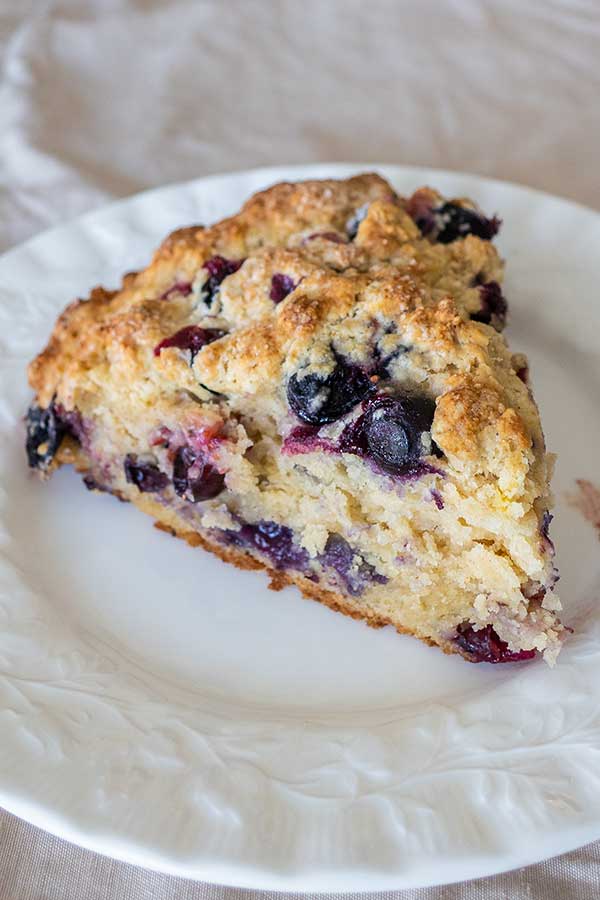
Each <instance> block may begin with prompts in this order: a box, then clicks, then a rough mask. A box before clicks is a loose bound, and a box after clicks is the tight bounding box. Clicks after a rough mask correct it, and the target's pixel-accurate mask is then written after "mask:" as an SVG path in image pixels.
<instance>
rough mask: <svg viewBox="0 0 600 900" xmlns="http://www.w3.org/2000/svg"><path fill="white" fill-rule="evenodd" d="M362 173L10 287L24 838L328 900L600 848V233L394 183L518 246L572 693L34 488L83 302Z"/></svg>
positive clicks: (509, 250)
mask: <svg viewBox="0 0 600 900" xmlns="http://www.w3.org/2000/svg"><path fill="white" fill-rule="evenodd" d="M365 168H368V169H372V168H373V166H367V167H361V166H345V165H337V164H336V165H319V166H307V167H291V168H285V169H269V170H266V169H263V170H257V171H252V172H245V173H238V174H233V175H228V176H218V177H211V178H206V179H200V180H198V181H194V182H192V183H190V184H185V185H179V186H175V187H167V188H164V189H161V190H158V191H152V192H150V193H146V194H142V195H140V196H138V197H134V198H132V199H130V200H126V201H123V202H121V203H117V204H115V205H113V206H111V207H109V208H108V209H105V210H102V211H100V212H98V213H93V214H91V215H88V216H85V217H83V218H82V219H79V220H78V221H76V222H74V223H72V224H69V225H66V226H63V227H61V228H58V229H55V230H54V231H51V232H49V233H47V234H44V235H42V236H41V237H38V238H36V239H34V240H32V241H30V242H28V243H27V244H25V245H24V246H22V247H20V248H17V249H16V250H13V251H12V252H10V253H8V254H6V255H5V256H4V257H3V258H2V259H1V260H0V381H1V384H2V392H1V396H0V471H1V473H2V478H1V483H2V491H1V508H0V550H1V553H2V559H1V562H0V803H1V804H2V805H4V806H5V807H6V808H8V809H9V810H12V811H14V812H15V813H17V814H18V815H21V816H23V817H24V818H26V819H29V820H31V821H32V822H35V823H36V824H38V825H40V826H42V827H44V828H46V829H48V830H50V831H53V832H56V833H57V834H60V835H62V836H64V837H66V838H68V839H70V840H72V841H75V842H77V843H80V844H83V845H85V846H87V847H90V848H93V849H95V850H98V851H100V852H103V853H107V854H110V855H113V856H116V857H120V858H123V859H126V860H130V861H133V862H137V863H140V864H143V865H146V866H150V867H153V868H156V869H161V870H164V871H168V872H172V873H176V874H180V875H186V876H190V877H195V878H200V879H204V880H208V881H215V882H222V883H227V884H236V885H246V886H253V887H256V888H280V889H291V890H311V891H316V890H351V889H352V890H359V889H361V888H362V889H365V890H367V889H368V890H383V889H386V888H400V887H409V886H415V885H420V886H423V885H427V884H434V883H440V882H447V881H452V880H459V879H464V878H471V877H475V876H479V875H485V874H490V873H492V872H498V871H501V870H505V869H508V868H511V867H514V866H518V865H524V864H526V863H529V862H533V861H536V860H539V859H541V858H543V857H547V856H550V855H553V854H556V853H559V852H562V851H565V850H568V849H571V848H573V847H575V846H577V845H580V844H582V843H584V842H586V841H590V840H593V839H595V838H598V837H600V621H599V619H600V617H599V614H598V598H599V594H600V565H599V561H600V560H599V552H598V551H599V549H600V548H599V547H598V543H597V539H596V536H595V535H594V533H593V531H592V529H591V528H590V526H589V525H587V524H586V523H585V522H584V520H583V519H582V518H581V517H580V516H579V515H578V514H577V512H576V511H575V510H574V509H572V508H571V507H570V506H569V505H568V504H567V503H566V502H565V499H564V497H565V492H566V491H569V490H570V489H572V487H573V483H574V480H575V478H587V479H589V480H591V481H594V479H595V478H596V479H597V478H598V463H597V454H596V448H597V447H598V446H599V445H600V417H599V415H598V396H600V384H599V382H600V364H599V359H598V334H600V303H598V297H597V292H598V288H597V285H598V284H599V283H600V254H599V252H598V247H600V216H599V215H598V214H596V213H594V212H592V211H590V210H586V209H583V208H581V207H578V206H575V205H574V204H571V203H567V202H565V201H562V200H559V199H556V198H552V197H549V196H547V195H544V194H540V193H537V192H534V191H531V190H528V189H526V188H522V187H517V186H512V185H508V184H503V183H499V182H493V181H489V180H485V179H481V178H475V177H472V176H467V175H461V174H457V173H443V172H432V171H427V170H425V171H423V170H417V169H408V168H401V167H394V166H381V167H378V170H379V171H381V172H382V174H384V175H386V176H387V177H389V178H390V179H391V180H392V181H393V182H394V184H395V185H396V186H397V187H398V188H399V189H400V190H401V191H404V192H408V191H410V190H412V189H413V188H414V187H415V186H417V185H419V184H422V183H423V182H428V183H431V184H434V185H436V186H437V187H439V188H440V189H441V190H442V191H444V192H447V193H449V194H454V195H457V194H459V195H460V194H468V195H471V196H472V197H474V198H476V199H477V200H478V201H479V202H480V203H481V205H482V206H483V208H484V209H485V210H488V211H489V212H496V211H497V212H498V213H499V214H500V215H501V216H502V217H503V219H504V227H503V230H502V233H501V236H500V238H499V247H500V250H501V252H502V253H503V254H504V255H505V256H506V257H507V259H508V274H507V284H506V293H507V296H508V297H509V301H510V302H511V309H512V319H511V326H510V329H509V338H510V340H511V342H512V345H513V348H514V349H519V350H524V351H525V352H527V353H528V354H529V356H530V360H531V364H532V374H533V383H534V388H535V392H536V396H537V399H538V401H539V404H540V406H541V410H542V416H543V422H544V425H545V430H546V434H547V438H548V443H549V446H550V448H551V449H553V450H555V451H557V452H558V453H559V461H558V466H557V474H556V480H555V486H556V492H557V499H558V507H557V515H556V519H555V522H554V527H553V537H554V538H555V541H556V543H557V546H558V548H559V555H558V561H559V565H560V567H561V571H562V580H561V595H562V597H563V601H564V605H565V621H566V622H567V623H568V624H571V625H573V626H574V627H575V629H576V631H575V634H574V635H573V637H572V638H571V639H570V640H569V642H568V644H567V645H566V647H565V649H564V651H563V654H562V656H561V658H560V661H559V664H558V665H557V667H556V668H555V669H554V670H550V669H548V668H547V667H546V666H545V665H544V664H543V663H541V662H538V661H536V662H535V663H533V664H531V665H526V666H521V667H519V666H507V667H500V668H498V667H496V668H494V667H491V666H486V665H482V666H470V665H467V664H466V663H464V662H463V661H462V660H460V659H458V658H447V657H444V656H443V655H442V654H440V653H439V652H437V651H435V650H431V649H429V648H427V647H424V646H422V645H420V644H419V643H418V642H416V641H413V640H411V639H410V638H405V637H399V636H398V635H396V634H395V633H392V632H391V631H390V629H384V630H382V631H379V632H377V631H372V630H370V629H368V628H367V627H366V626H364V625H363V624H361V623H357V622H353V621H350V620H348V619H345V618H343V617H342V616H339V615H336V614H334V613H332V612H330V611H329V610H327V609H325V608H322V607H320V606H319V605H318V604H315V603H309V602H307V601H305V600H302V599H301V598H300V597H299V596H298V594H297V593H296V592H295V591H294V590H291V589H287V590H286V591H284V592H283V593H282V594H273V593H270V592H269V591H268V590H267V589H266V580H265V578H264V576H263V575H261V574H259V573H253V572H238V571H235V570H232V569H229V568H228V567H226V566H224V565H223V564H222V563H220V562H219V561H218V560H216V559H213V558H211V557H209V556H208V555H206V554H204V553H202V552H201V551H199V550H193V549H191V548H189V547H188V546H187V545H185V544H183V543H181V542H177V541H174V540H172V539H171V538H169V537H168V536H166V535H164V534H161V533H158V532H156V531H155V530H154V529H152V527H151V523H150V521H149V520H148V519H146V518H145V517H144V516H142V515H141V514H139V513H137V512H136V511H135V510H133V509H131V508H129V507H127V506H122V505H119V504H117V503H116V501H114V500H113V499H111V498H110V497H97V496H92V495H90V494H88V493H87V492H86V491H85V490H84V489H83V487H82V485H81V483H80V482H79V481H78V479H77V478H76V477H75V476H74V474H73V473H71V472H68V471H62V472H60V473H59V474H58V475H57V476H56V477H55V478H54V479H53V480H52V481H51V483H49V484H48V485H40V484H39V483H37V481H36V480H35V479H33V478H31V477H30V476H29V475H28V473H27V472H26V467H25V459H24V454H23V451H22V426H21V425H20V421H19V420H20V416H21V415H22V413H23V411H24V409H25V408H26V405H27V402H28V399H29V392H28V389H27V387H26V383H25V375H24V369H25V365H26V362H27V360H28V359H29V358H30V357H31V356H32V355H33V354H34V353H35V352H36V351H37V350H38V349H39V348H40V347H41V346H42V344H43V342H44V340H45V338H46V336H47V335H48V333H49V330H50V328H51V325H52V323H53V321H54V319H55V317H56V315H57V313H58V312H59V311H60V309H61V308H62V307H63V306H64V305H65V304H66V302H67V301H69V300H70V299H71V298H73V297H74V296H78V295H83V296H85V295H86V294H87V292H88V290H89V288H90V286H91V285H93V284H95V283H99V282H102V283H103V284H105V285H108V286H110V285H114V284H116V283H117V281H118V278H119V276H120V274H121V273H122V272H123V271H126V270H130V269H134V268H136V267H139V266H141V265H143V264H144V263H145V262H146V261H147V260H148V258H149V255H150V253H151V251H152V249H153V248H154V247H155V245H156V244H157V243H158V242H159V241H160V240H161V239H162V237H163V236H164V235H165V234H166V233H167V231H169V230H170V229H173V228H175V227H177V226H180V225H183V224H189V223H191V222H205V223H207V222H210V221H213V220H215V219H216V218H218V217H220V216H222V215H224V214H228V213H231V212H233V211H234V210H235V209H236V208H237V207H238V206H239V204H240V203H241V202H242V201H243V200H244V199H245V198H246V197H247V196H248V195H249V194H250V193H251V192H252V191H254V190H256V189H258V188H261V187H264V186H267V185H268V184H271V183H273V182H274V181H276V180H280V179H282V178H292V179H293V178H302V177H321V176H327V175H334V176H335V175H338V176H341V175H346V174H349V173H351V172H354V171H359V170H361V169H365Z"/></svg>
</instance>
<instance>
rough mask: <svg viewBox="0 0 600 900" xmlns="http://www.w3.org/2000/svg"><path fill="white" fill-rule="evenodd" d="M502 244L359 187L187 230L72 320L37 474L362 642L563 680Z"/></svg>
mask: <svg viewBox="0 0 600 900" xmlns="http://www.w3.org/2000/svg"><path fill="white" fill-rule="evenodd" d="M498 224H499V223H498V221H497V220H496V219H487V218H485V216H483V214H482V213H481V212H480V211H479V210H478V209H477V208H476V207H475V206H474V205H473V204H472V203H471V202H470V201H468V200H454V201H446V200H444V199H443V198H442V197H440V195H439V194H437V193H436V192H434V191H432V190H431V189H428V188H424V189H421V190H419V191H417V192H416V193H415V194H414V195H413V196H412V197H411V198H408V199H405V198H401V197H398V196H397V195H396V194H395V193H394V191H393V190H392V188H391V187H390V185H389V184H388V183H387V182H385V181H384V180H383V179H381V178H380V177H378V176H377V175H362V176H358V177H355V178H350V179H347V180H345V181H321V182H304V183H298V184H280V185H275V186H274V187H272V188H270V189H269V190H267V191H264V192H262V193H260V194H257V195H256V196H255V197H253V198H251V200H249V201H248V203H246V205H245V206H244V207H243V209H242V210H241V212H240V213H239V214H238V215H237V216H234V217H232V218H230V219H227V220H224V221H222V222H220V223H218V224H216V225H214V226H212V227H210V228H202V227H200V226H196V227H191V228H185V229H181V230H179V231H177V232H175V233H174V234H172V235H171V236H170V237H169V238H168V239H167V240H166V241H165V242H164V243H163V245H162V246H161V247H160V249H159V250H158V251H157V253H156V254H155V256H154V259H153V261H152V263H151V265H150V266H149V267H148V268H147V269H145V270H144V271H142V272H139V273H133V274H129V275H127V276H126V277H125V279H124V281H123V285H122V287H121V289H120V290H118V291H114V292H108V291H105V290H103V289H100V288H97V289H95V290H94V291H92V294H91V296H90V297H89V299H88V300H85V301H77V302H76V303H74V304H71V306H69V307H67V309H66V310H65V312H64V313H63V314H62V315H61V316H60V318H59V320H58V322H57V323H56V326H55V329H54V332H53V334H52V336H51V338H50V341H49V344H48V346H47V347H46V349H45V350H44V351H43V352H42V353H41V354H40V355H39V356H38V357H37V358H36V359H35V360H34V361H33V362H32V363H31V366H30V381H31V385H32V387H33V389H34V391H35V392H36V398H35V400H34V402H33V404H32V406H31V408H30V410H29V413H28V416H27V452H28V457H29V462H30V465H31V466H32V467H33V468H35V469H37V470H38V471H39V472H40V473H41V474H42V475H48V474H50V473H51V472H52V471H53V470H54V469H55V468H56V467H57V466H59V465H62V464H72V465H74V466H75V468H76V469H77V470H78V471H80V472H81V473H82V474H83V477H84V481H85V484H86V485H87V487H89V488H91V489H95V490H102V491H109V492H111V493H113V494H115V495H116V496H118V497H119V498H120V499H123V500H129V501H131V502H132V503H134V504H135V505H136V506H138V507H139V508H140V509H142V510H144V511H146V512H147V513H149V514H150V515H152V516H153V517H154V519H155V520H156V522H157V523H158V524H159V526H160V527H161V528H163V529H166V530H167V531H169V532H171V533H173V534H176V535H179V536H181V537H184V538H185V539H186V540H188V541H189V542H190V543H191V544H194V545H199V546H202V547H204V548H205V549H207V550H211V551H212V552H213V553H216V554H217V555H218V556H220V557H221V558H222V559H224V560H226V561H229V562H232V563H234V564H235V565H238V566H240V567H242V568H264V569H267V570H268V572H269V573H270V576H271V584H272V586H273V587H276V588H279V587H282V586H283V585H285V584H295V585H297V586H298V587H299V588H300V590H301V591H302V592H303V594H304V595H306V596H307V597H312V598H314V599H317V600H320V601H321V602H323V603H326V604H327V605H328V606H330V607H332V608H333V609H337V610H340V611H342V612H344V613H346V614H348V615H351V616H353V617H356V618H362V619H364V620H366V621H367V622H368V623H369V624H371V625H376V626H380V625H386V624H391V625H394V626H395V627H396V628H397V629H398V631H401V632H406V633H410V634H413V635H415V636H417V637H419V638H421V639H422V640H424V641H426V642H428V643H430V644H435V645H438V646H439V647H441V648H442V649H443V650H445V651H447V652H456V653H460V654H462V656H464V657H465V658H466V659H468V660H470V661H473V662H479V661H487V662H494V663H496V662H509V661H515V660H521V659H529V658H531V657H533V656H534V655H535V654H536V652H540V653H542V654H544V656H545V658H546V660H547V661H548V662H550V663H552V662H553V661H554V659H555V658H556V654H557V653H558V650H559V648H560V645H561V641H562V638H563V635H564V631H565V629H564V627H563V626H562V625H561V624H560V622H559V620H558V618H557V615H556V613H557V610H558V609H559V602H558V599H557V598H556V596H555V594H554V593H553V587H554V583H555V581H556V574H555V569H554V566H553V546H552V543H551V541H550V539H549V537H548V524H549V521H550V513H549V508H550V505H551V496H550V492H549V478H550V474H551V472H550V470H551V462H552V461H551V458H550V457H549V456H548V455H547V454H546V450H545V445H544V438H543V434H542V431H541V428H540V422H539V416H538V412H537V409H536V406H535V404H534V401H533V399H532V395H531V391H530V389H529V387H528V386H527V384H526V383H525V381H526V371H527V369H526V361H525V360H524V359H523V358H522V357H512V356H511V354H510V352H509V350H508V348H507V345H506V342H505V340H504V338H503V337H502V335H501V333H500V332H501V329H502V327H503V325H504V322H505V317H506V301H505V300H504V297H503V295H502V290H501V287H500V285H501V281H502V263H501V260H500V259H499V257H498V254H497V252H496V250H495V248H494V246H493V245H492V243H491V238H492V237H493V236H494V234H495V232H496V230H497V228H498Z"/></svg>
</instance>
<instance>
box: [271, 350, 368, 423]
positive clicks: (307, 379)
mask: <svg viewBox="0 0 600 900" xmlns="http://www.w3.org/2000/svg"><path fill="white" fill-rule="evenodd" d="M374 390H375V387H374V385H373V383H372V381H371V379H370V377H369V375H368V374H367V373H366V372H365V370H364V369H363V368H361V367H360V366H357V365H354V364H353V363H349V362H347V361H345V360H343V359H342V358H341V357H339V356H336V365H335V367H334V369H333V370H332V372H330V374H329V375H327V376H322V375H317V374H307V375H301V374H294V375H292V377H291V378H290V380H289V382H288V386H287V398H288V403H289V406H290V409H291V410H292V411H293V412H294V413H295V414H296V415H297V416H298V418H299V419H300V420H301V421H302V422H305V423H306V424H307V425H326V424H328V423H331V422H335V421H337V420H338V419H341V418H342V416H344V415H346V413H348V412H350V410H352V409H354V407H355V406H356V405H357V404H358V403H360V401H361V400H363V399H364V398H365V397H366V396H368V394H370V393H372V392H373V391H374Z"/></svg>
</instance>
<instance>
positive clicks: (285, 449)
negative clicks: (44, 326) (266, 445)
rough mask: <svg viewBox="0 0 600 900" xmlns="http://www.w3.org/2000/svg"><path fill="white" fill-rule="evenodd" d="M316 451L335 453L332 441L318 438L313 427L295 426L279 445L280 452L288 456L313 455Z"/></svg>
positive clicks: (317, 430) (316, 430) (317, 432)
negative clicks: (298, 454)
mask: <svg viewBox="0 0 600 900" xmlns="http://www.w3.org/2000/svg"><path fill="white" fill-rule="evenodd" d="M317 450H320V451H322V452H323V453H336V452H337V448H336V446H335V444H334V443H333V441H329V440H327V438H323V437H320V435H319V429H318V427H316V426H315V425H297V426H296V427H295V428H292V430H291V431H290V433H289V434H288V435H287V436H286V438H285V439H284V441H283V444H282V445H281V452H282V453H284V454H288V455H290V456H292V455H294V454H297V453H314V452H315V451H317Z"/></svg>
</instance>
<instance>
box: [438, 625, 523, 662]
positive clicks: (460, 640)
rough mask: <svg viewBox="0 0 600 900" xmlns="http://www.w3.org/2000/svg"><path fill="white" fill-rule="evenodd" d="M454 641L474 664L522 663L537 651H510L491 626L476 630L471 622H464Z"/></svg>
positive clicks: (458, 629)
mask: <svg viewBox="0 0 600 900" xmlns="http://www.w3.org/2000/svg"><path fill="white" fill-rule="evenodd" d="M454 641H455V643H456V645H457V646H458V647H460V649H461V650H462V651H463V652H464V653H467V654H468V655H469V656H470V658H471V660H472V661H473V662H488V663H506V662H521V661H522V660H526V659H533V657H534V656H535V650H516V651H513V650H509V648H508V644H507V643H506V642H505V641H503V640H501V639H500V638H499V637H498V635H497V634H496V632H495V630H494V629H493V628H492V626H491V625H486V626H485V627H484V628H479V629H475V628H474V626H473V625H471V624H470V623H469V622H463V623H462V625H459V626H458V628H457V629H456V637H455V638H454Z"/></svg>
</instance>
